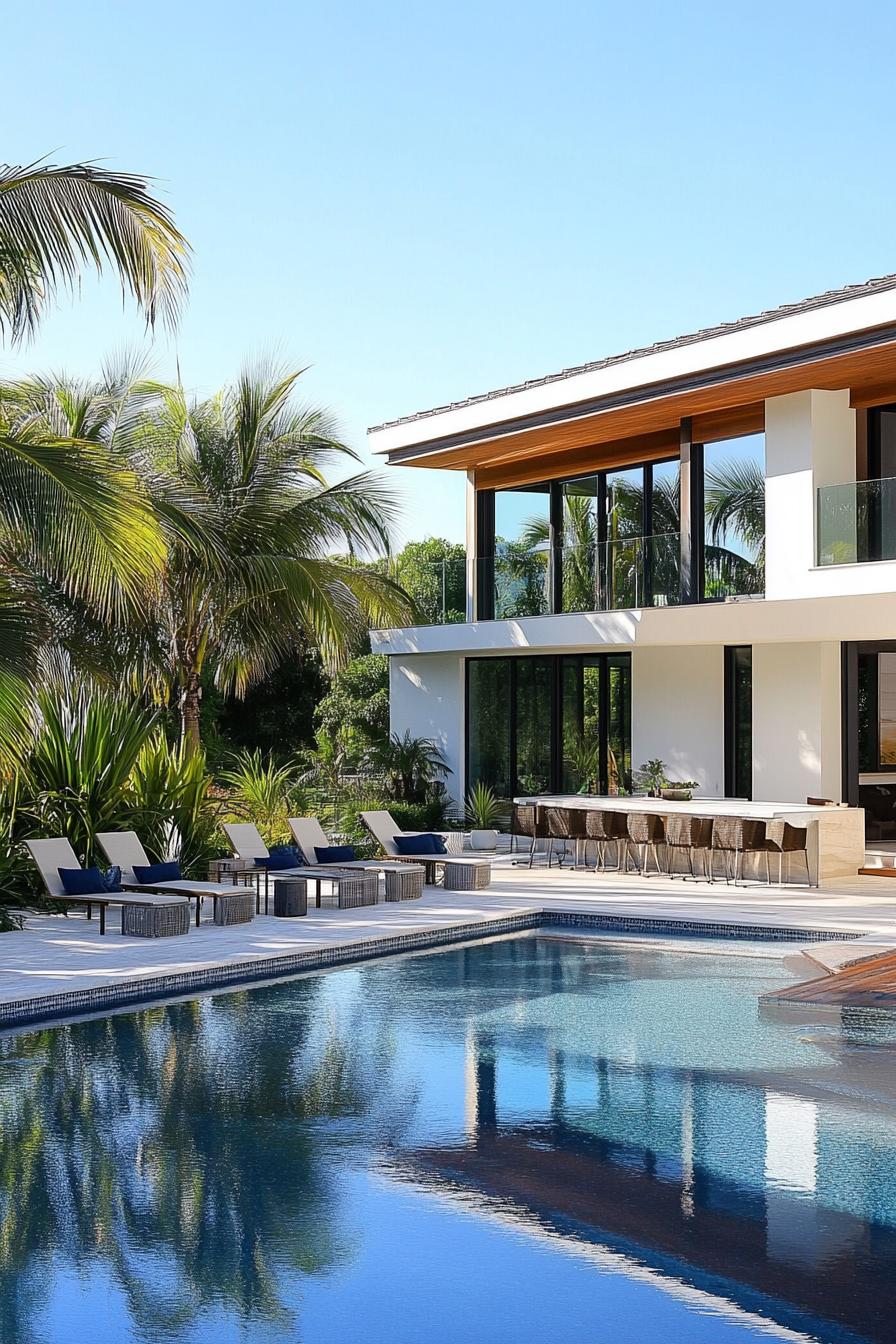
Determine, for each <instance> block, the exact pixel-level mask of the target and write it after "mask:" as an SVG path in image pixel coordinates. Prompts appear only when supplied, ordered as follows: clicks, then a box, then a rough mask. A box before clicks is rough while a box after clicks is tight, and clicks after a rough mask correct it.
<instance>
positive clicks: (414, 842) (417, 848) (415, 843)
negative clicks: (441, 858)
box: [394, 832, 448, 855]
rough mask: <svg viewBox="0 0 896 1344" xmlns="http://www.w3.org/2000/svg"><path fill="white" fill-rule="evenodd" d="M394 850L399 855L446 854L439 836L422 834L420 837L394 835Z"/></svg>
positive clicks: (427, 833) (443, 843) (443, 842)
mask: <svg viewBox="0 0 896 1344" xmlns="http://www.w3.org/2000/svg"><path fill="white" fill-rule="evenodd" d="M394 839H395V848H396V849H397V850H398V852H399V854H405V855H414V854H447V852H448V851H447V850H446V848H445V841H444V840H443V839H442V837H441V836H440V835H432V834H431V833H429V832H424V834H422V835H396V836H395V837H394Z"/></svg>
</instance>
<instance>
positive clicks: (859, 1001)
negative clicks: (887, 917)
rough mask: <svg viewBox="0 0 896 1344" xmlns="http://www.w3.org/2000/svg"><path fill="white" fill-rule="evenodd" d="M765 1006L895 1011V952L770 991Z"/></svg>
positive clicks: (856, 962) (872, 957)
mask: <svg viewBox="0 0 896 1344" xmlns="http://www.w3.org/2000/svg"><path fill="white" fill-rule="evenodd" d="M762 998H763V1001H764V1002H766V1003H814V1004H818V1005H824V1006H825V1007H834V1008H836V1007H842V1008H890V1009H893V1010H896V952H882V953H878V954H877V955H875V956H870V957H862V958H861V960H859V961H855V962H851V963H850V964H849V965H848V966H844V967H843V968H842V969H841V970H839V971H835V972H834V973H833V974H831V975H822V976H819V977H818V978H817V979H813V980H805V981H803V983H802V984H799V985H788V986H786V988H784V989H774V990H770V991H769V993H767V994H763V996H762Z"/></svg>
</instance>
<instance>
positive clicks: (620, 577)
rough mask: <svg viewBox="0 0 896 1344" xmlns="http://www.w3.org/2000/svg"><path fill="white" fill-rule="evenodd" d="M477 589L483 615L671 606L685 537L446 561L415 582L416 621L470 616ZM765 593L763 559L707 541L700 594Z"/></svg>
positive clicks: (677, 597) (713, 597)
mask: <svg viewBox="0 0 896 1344" xmlns="http://www.w3.org/2000/svg"><path fill="white" fill-rule="evenodd" d="M468 586H469V587H472V588H473V590H474V591H475V592H476V593H477V597H478V605H479V610H480V619H489V620H496V621H502V620H511V619H516V618H519V617H523V616H550V615H554V614H558V613H561V612H589V611H620V610H625V609H626V608H632V607H674V606H678V605H680V603H681V600H682V599H681V538H680V536H679V534H678V533H677V532H669V533H663V534H658V535H655V536H652V537H618V538H616V539H614V540H613V541H607V542H604V543H602V544H594V545H590V546H564V547H557V548H556V549H551V547H549V546H538V547H524V546H516V545H508V546H505V547H504V548H503V549H502V550H501V551H500V552H499V553H498V554H496V555H492V556H485V557H480V558H479V559H477V560H462V559H452V560H442V561H436V562H435V563H433V564H432V565H430V566H429V567H428V570H427V575H426V581H425V583H420V584H418V591H417V604H418V608H419V618H418V621H419V624H421V625H448V624H457V623H459V622H463V621H465V620H466V619H467V615H466V610H467V598H466V594H467V589H468ZM762 591H763V574H762V567H761V564H758V563H757V562H755V561H751V560H750V559H748V558H746V557H744V556H742V555H738V554H736V553H735V552H733V551H731V550H727V549H725V548H724V547H719V546H710V545H707V547H706V551H705V556H704V577H703V600H705V601H719V600H722V599H724V598H726V597H732V596H738V595H743V594H760V593H762Z"/></svg>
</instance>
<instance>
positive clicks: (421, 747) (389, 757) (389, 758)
mask: <svg viewBox="0 0 896 1344" xmlns="http://www.w3.org/2000/svg"><path fill="white" fill-rule="evenodd" d="M367 763H368V765H369V767H370V768H371V769H372V770H373V771H374V772H376V773H379V774H382V775H385V777H386V779H387V781H388V788H389V792H390V793H391V795H392V797H393V798H395V799H397V800H398V801H399V802H404V803H420V802H423V801H424V800H425V798H426V795H427V792H428V791H429V790H430V789H431V787H432V786H433V785H434V784H436V783H437V782H439V779H440V776H443V775H449V774H450V773H451V769H450V767H449V765H448V763H447V761H446V760H445V757H444V756H443V755H442V752H441V750H440V748H439V747H438V746H437V744H436V743H435V742H433V741H432V739H431V738H428V737H413V736H412V735H411V733H410V731H409V730H408V731H406V732H405V733H404V734H402V735H399V734H398V733H392V734H391V736H389V737H386V738H382V739H381V740H380V741H379V742H375V743H374V744H373V746H372V747H371V748H370V751H369V752H368V753H367Z"/></svg>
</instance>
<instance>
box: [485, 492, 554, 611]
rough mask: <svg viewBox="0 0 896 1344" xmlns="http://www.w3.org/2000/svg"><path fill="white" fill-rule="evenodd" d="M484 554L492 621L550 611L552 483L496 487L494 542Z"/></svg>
mask: <svg viewBox="0 0 896 1344" xmlns="http://www.w3.org/2000/svg"><path fill="white" fill-rule="evenodd" d="M491 549H492V553H491V554H490V555H489V556H488V557H487V563H488V564H489V565H490V567H491V578H492V582H493V596H492V602H493V606H494V618H495V620H501V619H502V618H504V617H507V616H541V615H543V614H544V613H545V612H548V611H550V610H551V591H550V584H551V487H550V484H549V483H547V482H543V483H541V484H539V485H526V486H520V487H519V488H518V489H511V490H496V491H495V516H494V544H493V547H492V548H491Z"/></svg>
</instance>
